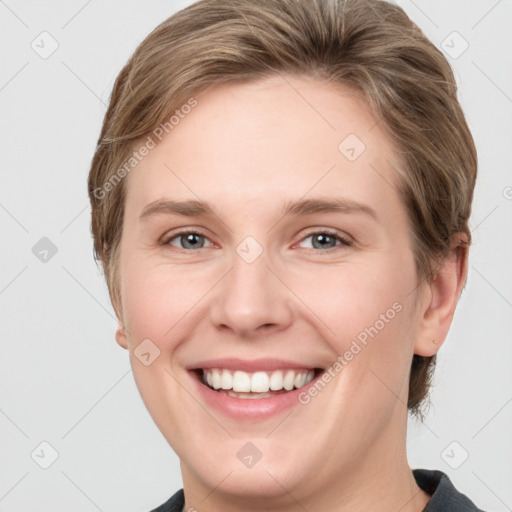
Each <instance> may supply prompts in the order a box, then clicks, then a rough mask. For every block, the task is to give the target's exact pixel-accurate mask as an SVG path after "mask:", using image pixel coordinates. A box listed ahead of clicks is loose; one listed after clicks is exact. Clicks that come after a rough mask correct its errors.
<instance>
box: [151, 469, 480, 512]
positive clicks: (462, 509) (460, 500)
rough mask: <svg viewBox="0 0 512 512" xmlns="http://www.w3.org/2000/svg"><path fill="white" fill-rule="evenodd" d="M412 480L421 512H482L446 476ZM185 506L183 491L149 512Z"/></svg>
mask: <svg viewBox="0 0 512 512" xmlns="http://www.w3.org/2000/svg"><path fill="white" fill-rule="evenodd" d="M412 473H413V475H414V479H415V480H416V483H417V484H418V487H420V488H421V489H422V490H424V491H425V492H426V493H427V494H430V496H431V498H430V500H429V502H428V503H427V506H426V507H425V508H424V509H423V512H483V511H482V510H480V509H479V508H477V506H476V505H475V504H474V503H473V502H472V501H471V500H470V499H469V498H467V497H466V496H465V495H464V494H462V493H460V492H459V491H457V489H455V487H454V486H453V484H452V482H451V480H450V479H449V478H448V475H446V474H445V473H443V472H442V471H437V470H432V469H413V470H412ZM184 505H185V498H184V494H183V489H180V490H179V491H178V492H177V493H175V494H174V495H173V496H172V497H171V498H169V500H168V501H166V502H165V503H164V504H163V505H160V506H159V507H157V508H155V509H154V510H152V511H151V512H182V509H183V507H184Z"/></svg>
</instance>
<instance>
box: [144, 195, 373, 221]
mask: <svg viewBox="0 0 512 512" xmlns="http://www.w3.org/2000/svg"><path fill="white" fill-rule="evenodd" d="M328 212H338V213H363V214H365V215H368V216H369V217H371V218H373V219H374V220H378V217H377V214H376V212H375V210H374V209H373V208H371V207H370V206H368V205H366V204H362V203H358V202H356V201H351V200H348V199H344V198H329V199H322V198H314V199H300V200H298V201H289V202H287V203H285V204H284V206H283V210H282V216H283V217H289V216H305V215H312V214H314V213H328ZM158 214H167V215H180V216H184V217H217V214H216V213H215V211H214V209H213V207H212V206H211V205H210V203H208V202H207V201H198V200H193V199H191V200H187V201H174V200H171V199H157V200H156V201H153V202H151V203H149V204H148V205H147V206H145V207H144V209H143V210H142V213H141V215H140V217H139V220H140V221H141V222H142V221H147V220H148V219H149V218H150V217H153V216H154V215H158Z"/></svg>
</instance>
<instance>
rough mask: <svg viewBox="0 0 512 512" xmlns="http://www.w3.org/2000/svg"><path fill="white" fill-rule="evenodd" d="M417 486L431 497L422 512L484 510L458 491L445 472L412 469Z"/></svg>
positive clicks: (472, 511) (477, 511) (481, 511)
mask: <svg viewBox="0 0 512 512" xmlns="http://www.w3.org/2000/svg"><path fill="white" fill-rule="evenodd" d="M412 472H413V475H414V478H415V480H416V483H417V484H418V486H419V487H420V488H421V489H423V490H424V491H425V492H426V493H427V494H430V496H431V498H430V501H429V502H428V504H427V506H426V507H425V509H424V510H423V512H442V511H445V510H450V511H451V512H484V511H483V510H481V509H479V508H478V507H477V506H476V505H475V504H474V503H473V502H472V501H471V500H470V499H469V498H468V497H467V496H465V495H464V494H462V493H461V492H459V491H458V490H457V489H456V488H455V487H454V485H453V483H452V481H451V480H450V478H449V477H448V475H447V474H446V473H443V472H442V471H437V470H432V469H413V471H412Z"/></svg>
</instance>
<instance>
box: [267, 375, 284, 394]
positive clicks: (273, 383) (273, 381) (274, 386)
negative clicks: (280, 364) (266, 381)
mask: <svg viewBox="0 0 512 512" xmlns="http://www.w3.org/2000/svg"><path fill="white" fill-rule="evenodd" d="M270 389H271V390H272V391H279V390H280V389H283V372H282V371H281V370H276V371H275V372H272V375H271V376H270Z"/></svg>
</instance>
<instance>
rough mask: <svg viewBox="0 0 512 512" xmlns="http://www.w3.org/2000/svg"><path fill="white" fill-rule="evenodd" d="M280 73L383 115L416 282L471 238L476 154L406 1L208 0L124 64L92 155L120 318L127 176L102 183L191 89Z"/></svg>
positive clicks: (423, 388)
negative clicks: (460, 240) (457, 241)
mask: <svg viewBox="0 0 512 512" xmlns="http://www.w3.org/2000/svg"><path fill="white" fill-rule="evenodd" d="M282 73H290V74H294V75H303V76H310V77H313V78H317V79H319V80H326V81H329V82H331V83H340V84H343V85H345V86H350V87H352V88H353V89H354V90H356V91H358V92H359V93H361V94H362V97H363V98H364V99H365V101H366V103H367V105H368V106H369V107H370V109H371V111H372V112H373V113H374V115H375V117H376V119H377V120H378V121H381V122H382V124H383V127H384V129H385V130H386V131H387V132H388V134H389V137H390V138H391V139H390V140H392V141H393V143H394V145H395V147H396V148H397V149H398V153H399V156H400V159H401V164H402V165H401V168H400V169H397V172H398V175H399V176H400V180H399V183H400V192H401V195H402V197H403V200H404V203H405V205H406V207H407V209H408V213H409V220H410V226H411V233H412V239H413V242H414V244H413V247H414V256H415V261H416V266H417V271H418V279H419V280H421V279H430V278H431V277H432V275H433V272H434V270H435V269H434V265H433V261H436V258H439V257H440V256H443V255H445V254H446V253H447V252H448V251H449V250H450V243H451V240H452V237H453V235H454V234H455V233H457V232H464V233H466V235H467V236H468V240H470V239H471V238H470V231H469V228H468V219H469V215H470V212H471V202H472V196H473V189H474V185H475V180H476V170H477V153H476V148H475V145H474V141H473V138H472V136H471V133H470V130H469V128H468V125H467V123H466V120H465V117H464V114H463V112H462V109H461V107H460V104H459V102H458V100H457V85H456V82H455V79H454V75H453V72H452V69H451V67H450V65H449V63H448V61H447V60H446V58H445V57H444V56H443V54H442V53H441V52H440V51H439V50H438V49H437V48H436V47H435V46H434V44H432V43H431V42H430V41H429V40H428V39H427V38H426V37H425V35H424V34H423V33H422V32H421V30H420V29H419V28H418V27H417V26H416V25H415V24H414V23H413V22H412V21H411V20H410V19H409V18H408V17H407V15H406V14H405V13H404V11H403V10H402V9H401V8H400V7H397V6H396V5H393V4H391V3H387V2H385V1H382V0H258V2H254V1H252V0H201V1H199V2H196V3H194V4H192V5H190V6H189V7H187V8H185V9H183V10H181V11H179V12H177V13H176V14H174V15H173V16H171V17H170V18H169V19H167V20H165V21H164V22H163V23H161V24H160V25H159V26H158V27H157V28H156V29H155V30H153V32H151V33H150V34H149V35H148V36H147V37H146V39H145V40H144V41H143V42H142V43H141V44H140V45H139V46H138V48H137V49H136V51H135V52H134V54H133V55H132V57H131V58H130V59H129V61H128V62H127V64H126V65H125V66H124V67H123V69H122V70H121V72H120V73H119V75H118V77H117V79H116V81H115V84H114V88H113V91H112V95H111V98H110V104H109V107H108V110H107V113H106V115H105V119H104V122H103V127H102V130H101V134H100V137H99V140H98V145H97V148H96V152H95V154H94V158H93V161H92V165H91V169H90V174H89V183H88V186H89V197H90V201H91V206H92V234H93V237H94V255H95V259H96V260H97V261H98V260H101V263H102V265H103V270H104V272H105V276H106V280H107V285H108V289H109V293H110V297H111V300H112V304H113V306H114V309H115V311H116V314H117V315H118V318H121V316H120V309H119V306H120V304H121V297H120V294H119V275H118V267H119V265H118V256H119V254H118V252H119V242H120V240H121V234H122V228H123V226H122V223H123V216H124V198H125V190H126V180H120V182H119V183H116V184H115V186H111V187H108V188H107V187H105V188H102V187H104V185H105V184H106V183H108V182H109V180H112V179H113V178H115V177H116V176H117V178H119V170H120V169H121V168H122V166H123V164H124V163H125V162H126V161H127V160H128V159H129V158H130V156H131V155H132V152H133V150H134V147H135V146H136V145H137V144H139V143H140V141H141V140H142V139H143V138H144V137H146V136H147V135H148V134H150V133H151V132H152V131H153V130H154V129H155V128H156V127H157V126H159V125H161V124H162V123H165V122H166V121H167V120H168V119H169V117H170V116H172V114H173V113H174V111H175V110H176V109H177V108H179V107H180V105H183V104H185V103H186V102H187V99H190V97H191V96H192V95H194V94H197V93H198V92H201V91H203V90H204V89H205V88H206V87H208V86H211V85H215V84H221V83H226V82H247V81H249V82H250V81H255V80H257V79H260V78H264V77H267V76H271V75H275V74H282ZM116 173H117V174H116ZM124 174H125V173H123V175H124ZM118 181H119V180H118ZM110 183H112V181H110ZM98 190H101V191H102V193H101V194H98ZM105 190H108V194H105ZM99 196H100V197H99ZM434 363H435V356H433V357H422V356H418V355H414V357H413V361H412V366H411V375H410V385H409V399H408V408H409V409H410V411H411V412H412V413H414V414H416V415H418V416H422V413H421V410H420V405H421V404H422V403H423V402H424V400H425V398H426V397H427V394H428V390H429V386H430V380H431V376H432V370H433V367H434Z"/></svg>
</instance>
